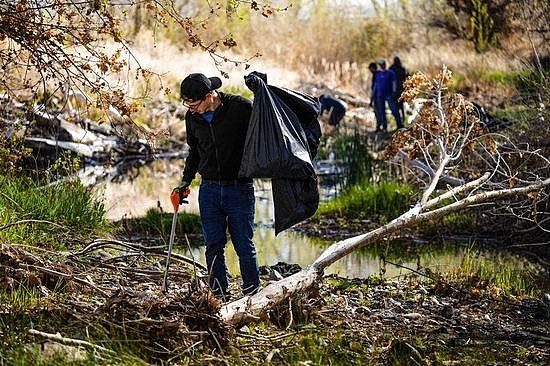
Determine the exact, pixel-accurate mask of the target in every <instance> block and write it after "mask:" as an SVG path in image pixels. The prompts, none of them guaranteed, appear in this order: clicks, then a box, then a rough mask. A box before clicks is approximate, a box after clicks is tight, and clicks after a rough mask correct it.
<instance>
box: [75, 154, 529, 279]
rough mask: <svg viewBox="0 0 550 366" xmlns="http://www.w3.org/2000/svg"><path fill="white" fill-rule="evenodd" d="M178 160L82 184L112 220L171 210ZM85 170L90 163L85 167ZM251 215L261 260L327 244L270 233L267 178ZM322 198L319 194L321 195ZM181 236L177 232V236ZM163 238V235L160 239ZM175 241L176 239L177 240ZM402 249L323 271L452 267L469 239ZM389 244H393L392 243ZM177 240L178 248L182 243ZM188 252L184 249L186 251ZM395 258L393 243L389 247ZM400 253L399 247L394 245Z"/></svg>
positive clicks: (193, 207) (517, 264)
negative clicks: (385, 257)
mask: <svg viewBox="0 0 550 366" xmlns="http://www.w3.org/2000/svg"><path fill="white" fill-rule="evenodd" d="M182 166H183V160H178V159H172V160H156V161H153V162H151V163H149V164H147V165H143V166H140V167H136V168H133V169H131V170H130V171H128V172H127V173H126V174H125V175H123V176H118V177H116V179H110V180H103V181H99V182H96V181H93V180H89V179H90V178H83V181H84V183H85V184H93V185H94V186H95V188H96V189H97V192H98V194H99V195H100V196H101V197H102V198H103V200H104V203H105V208H106V210H107V216H108V218H109V219H112V220H119V219H121V218H124V217H127V218H132V217H140V216H143V215H144V214H145V213H146V211H147V210H148V209H150V208H154V207H162V209H163V210H164V211H165V212H172V211H171V210H172V209H171V204H170V201H169V194H170V192H171V190H172V188H173V187H175V186H176V185H177V184H178V182H179V180H180V177H181V172H182ZM88 172H89V168H88ZM254 186H255V188H256V216H255V224H256V229H255V234H254V241H255V243H256V248H257V251H258V260H259V263H260V265H273V264H276V263H277V262H285V263H290V264H293V263H296V264H299V265H300V266H302V267H305V266H307V265H308V264H310V263H312V262H313V261H314V260H315V259H316V258H317V257H318V256H319V255H320V254H321V252H322V251H323V250H324V248H326V247H327V246H328V245H329V244H330V242H323V241H321V240H319V239H316V238H311V237H308V236H305V235H303V234H301V233H298V232H295V231H292V230H287V231H285V232H283V233H280V234H279V235H278V236H275V231H274V229H273V203H272V196H271V189H270V182H269V180H256V181H255V183H254ZM334 192H335V189H334V187H327V188H326V189H325V188H322V189H321V193H322V196H324V197H325V199H326V196H327V195H330V196H333V195H334ZM197 195H198V187H194V188H193V187H192V190H191V195H190V197H189V204H188V205H185V206H184V207H183V209H184V210H185V211H186V212H192V213H198V204H197ZM322 199H323V198H322ZM180 239H182V238H180ZM164 240H165V241H166V242H167V241H168V237H167V238H165V239H164ZM182 242H183V240H182V241H180V243H182ZM408 244H409V245H407V246H406V247H407V248H408V249H407V250H406V251H405V249H403V255H402V256H399V255H398V257H399V258H398V259H397V260H395V262H396V263H398V264H399V265H398V266H396V265H392V264H387V263H386V264H384V262H383V261H382V260H381V256H380V253H379V251H378V250H377V249H376V248H368V249H367V250H361V251H360V252H357V253H352V254H350V255H348V256H346V257H344V258H342V259H340V260H339V261H337V262H336V263H334V264H333V265H331V266H330V267H329V268H328V269H327V271H326V273H334V274H338V275H340V276H343V277H349V278H354V277H359V278H366V277H368V276H369V275H372V274H382V273H384V275H385V276H386V278H391V277H394V276H399V275H404V274H409V273H411V272H410V271H409V270H408V269H406V268H405V267H408V268H412V269H417V268H418V267H419V266H421V267H423V268H431V269H433V270H446V269H449V268H450V267H457V266H459V265H460V263H461V262H462V261H463V259H464V258H465V257H466V256H469V255H471V253H472V252H471V250H470V249H471V248H472V244H471V243H468V242H456V241H455V242H454V243H453V244H446V245H437V246H436V245H430V243H417V244H416V246H415V247H414V250H413V251H412V252H413V253H411V250H410V248H411V245H410V243H408ZM392 245H393V244H392ZM184 247H185V246H184V245H181V246H180V248H177V249H178V251H179V250H180V249H181V248H184ZM181 252H182V253H183V254H186V255H192V256H193V257H194V258H195V259H196V260H198V261H199V262H201V263H205V259H204V246H200V247H199V248H196V249H192V252H191V253H188V251H187V250H185V249H181ZM186 252H187V253H186ZM393 253H394V255H393V257H394V258H395V249H394V250H393ZM398 253H399V251H398ZM481 255H483V256H487V257H488V258H489V259H491V260H493V261H495V262H496V263H501V264H504V263H507V264H508V265H510V266H511V268H515V269H521V268H524V266H529V264H528V263H527V262H526V261H525V260H522V259H520V258H519V257H516V256H511V255H502V254H499V253H495V252H482V254H481ZM227 265H228V269H229V271H230V273H231V274H233V275H238V274H239V268H238V261H237V257H236V254H235V252H234V250H233V247H232V246H231V245H228V247H227Z"/></svg>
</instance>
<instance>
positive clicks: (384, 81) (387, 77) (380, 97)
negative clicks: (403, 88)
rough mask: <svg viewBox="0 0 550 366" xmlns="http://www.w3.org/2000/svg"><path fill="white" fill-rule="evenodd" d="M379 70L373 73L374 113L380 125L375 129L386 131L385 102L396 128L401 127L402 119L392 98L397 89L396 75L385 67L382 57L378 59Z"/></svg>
mask: <svg viewBox="0 0 550 366" xmlns="http://www.w3.org/2000/svg"><path fill="white" fill-rule="evenodd" d="M378 65H379V66H380V70H379V71H378V72H377V73H376V74H375V75H374V88H373V95H374V109H375V110H376V114H377V115H378V116H379V118H380V125H379V126H377V128H376V130H377V131H380V130H383V131H387V129H388V121H387V118H386V102H387V103H388V106H389V107H390V111H391V114H392V115H393V117H394V118H395V123H396V124H397V128H398V129H400V128H403V121H402V119H401V116H400V115H399V110H398V108H397V102H396V101H395V99H394V98H393V97H394V95H395V92H396V90H397V85H396V82H397V80H396V76H395V73H394V72H393V71H392V70H388V69H387V68H386V60H384V59H382V60H380V61H378Z"/></svg>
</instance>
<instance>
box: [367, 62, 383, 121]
mask: <svg viewBox="0 0 550 366" xmlns="http://www.w3.org/2000/svg"><path fill="white" fill-rule="evenodd" d="M369 71H370V72H371V74H372V80H371V83H370V103H369V106H370V107H374V81H375V80H376V74H377V73H378V65H377V64H376V62H371V63H370V64H369ZM373 109H374V117H375V118H376V131H380V130H381V129H382V119H381V118H380V115H379V113H378V109H377V108H373Z"/></svg>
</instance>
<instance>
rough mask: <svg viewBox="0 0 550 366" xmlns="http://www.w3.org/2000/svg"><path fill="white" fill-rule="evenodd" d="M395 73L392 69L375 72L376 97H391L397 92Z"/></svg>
mask: <svg viewBox="0 0 550 366" xmlns="http://www.w3.org/2000/svg"><path fill="white" fill-rule="evenodd" d="M395 81H396V78H395V73H394V72H393V71H392V70H380V71H378V72H377V73H376V74H374V90H373V95H374V96H375V97H381V98H386V97H390V96H391V95H392V94H393V93H394V92H395Z"/></svg>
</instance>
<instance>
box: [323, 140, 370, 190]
mask: <svg viewBox="0 0 550 366" xmlns="http://www.w3.org/2000/svg"><path fill="white" fill-rule="evenodd" d="M370 148H371V143H370V140H369V136H367V135H365V134H362V133H360V132H359V131H358V130H357V129H355V130H353V131H352V133H351V134H348V133H339V134H336V135H335V136H326V135H325V136H322V137H321V141H320V145H319V152H318V157H319V159H325V160H326V159H331V158H332V159H334V160H335V161H336V162H337V164H338V167H339V168H342V169H343V172H342V174H341V177H340V179H341V180H342V182H338V183H340V184H341V185H342V186H344V187H351V186H353V185H354V184H357V183H359V182H361V181H371V180H372V179H373V175H374V171H375V168H376V161H375V159H374V158H373V157H372V156H371V154H370V151H369V150H370Z"/></svg>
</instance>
